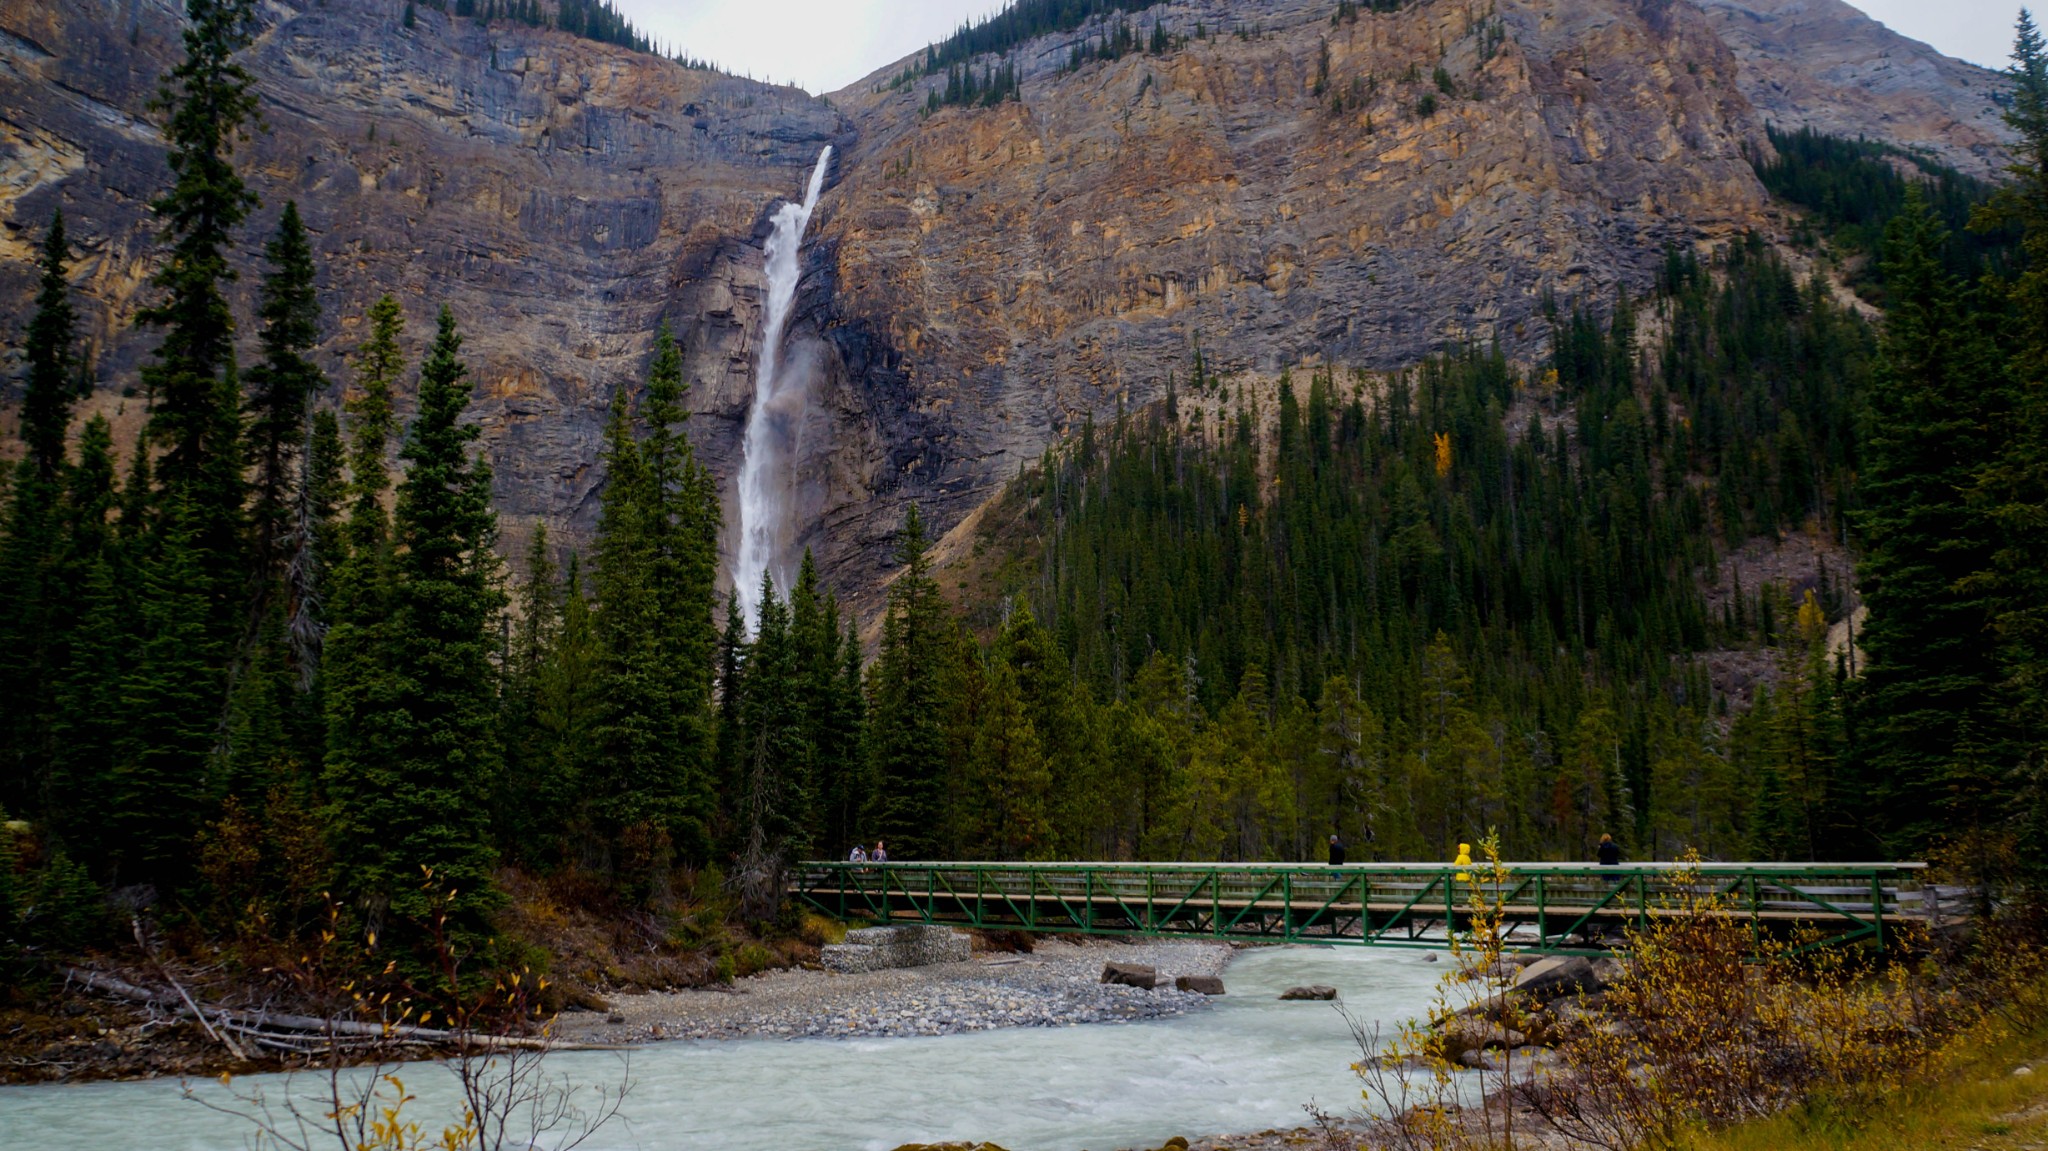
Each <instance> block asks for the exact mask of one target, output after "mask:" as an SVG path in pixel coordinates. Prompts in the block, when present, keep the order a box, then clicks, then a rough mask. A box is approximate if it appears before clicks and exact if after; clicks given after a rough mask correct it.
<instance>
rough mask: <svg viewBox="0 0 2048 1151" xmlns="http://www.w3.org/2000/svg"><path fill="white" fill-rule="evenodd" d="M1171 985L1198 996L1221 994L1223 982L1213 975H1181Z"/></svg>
mask: <svg viewBox="0 0 2048 1151" xmlns="http://www.w3.org/2000/svg"><path fill="white" fill-rule="evenodd" d="M1173 985H1174V986H1175V987H1177V988H1179V989H1180V990H1182V991H1192V992H1195V993H1196V994H1198V995H1221V994H1223V980H1221V979H1219V978H1217V977H1216V976H1214V975H1182V976H1178V977H1176V978H1175V979H1174V981H1173Z"/></svg>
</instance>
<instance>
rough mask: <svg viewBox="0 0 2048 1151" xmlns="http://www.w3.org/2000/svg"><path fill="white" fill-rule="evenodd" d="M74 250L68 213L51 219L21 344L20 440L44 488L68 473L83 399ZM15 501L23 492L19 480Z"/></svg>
mask: <svg viewBox="0 0 2048 1151" xmlns="http://www.w3.org/2000/svg"><path fill="white" fill-rule="evenodd" d="M70 263H71V246H70V243H69V241H67V240H66V239H65V236H64V212H63V211H62V210H61V209H59V210H58V211H55V212H52V213H50V230H49V231H48V232H47V233H45V234H44V236H43V249H42V254H41V257H40V258H39V259H38V260H37V261H36V268H37V271H38V272H39V273H40V275H39V277H38V279H37V281H36V303H35V312H34V314H32V315H31V316H30V317H29V322H28V332H27V334H26V336H25V338H24V339H23V340H22V358H23V359H24V360H26V361H27V362H28V377H27V379H26V380H25V381H24V383H25V385H26V386H25V387H24V389H23V391H22V396H21V425H20V426H21V440H22V443H23V445H25V446H26V447H27V449H28V452H27V455H26V456H25V457H24V459H23V463H24V464H26V465H27V471H28V473H31V474H33V475H34V477H35V478H36V479H37V480H38V481H40V482H41V483H43V484H47V485H54V484H56V483H57V482H58V480H59V479H60V478H61V476H62V473H63V471H64V438H65V435H66V434H67V433H68V432H69V431H70V428H71V408H72V406H73V405H74V404H76V403H77V401H78V400H79V399H80V398H81V397H82V395H83V389H82V388H81V387H80V386H79V385H80V381H79V377H78V373H77V371H76V369H77V367H78V366H79V363H78V355H79V349H78V317H77V313H76V311H75V310H74V309H73V308H72V306H71V281H70V277H69V275H68V272H67V267H68V265H69V264H70ZM16 483H17V487H16V489H15V491H16V497H17V498H19V496H20V492H21V491H22V490H23V488H22V487H21V486H19V485H20V483H21V481H20V480H17V481H16Z"/></svg>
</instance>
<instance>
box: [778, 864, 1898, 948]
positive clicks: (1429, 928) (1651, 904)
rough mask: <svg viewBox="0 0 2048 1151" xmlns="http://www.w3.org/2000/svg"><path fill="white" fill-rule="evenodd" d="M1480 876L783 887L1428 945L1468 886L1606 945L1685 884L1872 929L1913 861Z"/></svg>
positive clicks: (1521, 921) (1564, 938) (1126, 873)
mask: <svg viewBox="0 0 2048 1151" xmlns="http://www.w3.org/2000/svg"><path fill="white" fill-rule="evenodd" d="M1504 871H1505V873H1506V875H1507V877H1508V878H1507V880H1506V882H1505V883H1501V884H1494V883H1492V882H1491V881H1490V880H1489V879H1488V878H1487V876H1486V874H1485V873H1484V872H1482V871H1481V870H1480V869H1479V868H1477V867H1476V866H1474V867H1462V868H1461V867H1458V866H1456V865H1447V864H1407V863H1371V864H1357V865H1351V866H1345V867H1325V866H1318V865H1313V864H1267V863H1248V864H1236V863H1222V864H1184V863H1183V864H1174V863H1008V862H949V861H942V862H910V863H885V864H872V863H845V862H816V863H805V864H802V865H800V866H799V867H798V868H797V871H796V874H795V875H794V876H793V880H792V893H793V894H794V895H796V896H797V897H798V898H799V899H802V900H804V901H805V902H808V903H810V904H811V905H813V906H815V907H817V908H818V909H820V910H823V911H825V912H827V913H829V914H834V915H838V916H841V917H843V918H844V917H859V918H874V919H916V920H921V921H924V922H931V923H957V924H960V925H963V926H973V927H989V928H1006V929H1023V930H1027V931H1057V932H1079V933H1084V934H1120V935H1121V934H1148V935H1165V934H1199V935H1207V936H1212V937H1216V938H1258V939H1277V940H1289V941H1317V942H1337V943H1368V944H1382V945H1389V944H1391V945H1413V946H1432V945H1433V946H1441V945H1442V944H1443V942H1444V941H1445V938H1446V937H1447V934H1446V933H1448V932H1450V931H1453V930H1456V929H1457V927H1458V926H1459V925H1460V924H1461V923H1462V922H1464V921H1467V920H1469V918H1470V916H1471V907H1472V902H1473V896H1474V894H1475V892H1476V893H1477V894H1478V895H1479V896H1480V897H1481V899H1482V900H1483V901H1485V902H1487V903H1489V904H1498V905H1499V906H1500V907H1501V908H1502V911H1503V913H1504V915H1505V917H1506V918H1507V920H1508V921H1509V924H1510V927H1511V928H1512V930H1513V931H1515V932H1516V933H1518V936H1519V937H1520V938H1519V940H1518V941H1519V942H1523V943H1528V944H1532V945H1533V946H1535V947H1536V948H1538V949H1544V950H1567V949H1584V948H1593V949H1598V948H1599V947H1602V946H1605V944H1604V943H1603V942H1602V939H1603V937H1604V936H1606V935H1610V934H1612V933H1613V932H1615V931H1617V930H1619V929H1620V928H1621V927H1623V926H1626V925H1628V924H1631V923H1634V924H1638V925H1640V924H1643V923H1647V922H1649V921H1650V920H1651V919H1652V918H1655V917H1658V916H1660V915H1668V914H1672V913H1673V911H1672V909H1673V908H1674V906H1675V905H1676V904H1677V903H1678V902H1679V901H1680V900H1681V898H1682V897H1684V896H1687V895H1692V896H1708V897H1713V899H1714V900H1715V903H1716V906H1717V912H1716V913H1717V914H1725V915H1736V916H1742V917H1745V918H1748V919H1749V920H1751V921H1752V922H1753V923H1755V924H1756V925H1757V930H1758V931H1759V932H1762V931H1763V930H1765V929H1767V928H1771V929H1781V928H1791V927H1795V926H1799V927H1812V928H1817V929H1819V930H1820V931H1821V932H1822V933H1823V934H1825V935H1826V936H1827V937H1828V938H1829V939H1831V940H1832V941H1837V942H1839V941H1845V940H1853V939H1882V938H1883V937H1884V935H1885V931H1886V925H1887V922H1888V921H1892V920H1901V919H1905V918H1909V917H1911V916H1912V915H1914V914H1915V912H1916V910H1917V909H1919V908H1920V907H1921V906H1922V904H1921V901H1920V899H1919V896H1920V894H1921V887H1922V884H1921V875H1922V871H1923V865H1921V864H1917V863H1839V864H1836V863H1829V864H1721V863H1708V864H1700V865H1697V866H1686V865H1678V864H1668V863H1664V864H1624V865H1621V866H1618V867H1616V866H1609V867H1601V866H1595V865H1586V864H1576V863H1572V864H1560V863H1511V864H1507V865H1504Z"/></svg>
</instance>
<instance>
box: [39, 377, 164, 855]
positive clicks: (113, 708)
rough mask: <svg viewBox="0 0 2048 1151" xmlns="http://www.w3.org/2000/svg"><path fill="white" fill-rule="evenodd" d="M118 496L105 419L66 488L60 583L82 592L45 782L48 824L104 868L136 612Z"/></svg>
mask: <svg viewBox="0 0 2048 1151" xmlns="http://www.w3.org/2000/svg"><path fill="white" fill-rule="evenodd" d="M143 482H144V483H147V481H146V480H145V481H143ZM115 495H116V493H115V489H114V459H113V430H112V428H111V427H110V426H109V425H108V423H107V420H106V417H104V416H94V417H93V418H92V419H90V420H88V421H86V425H85V427H84V429H83V430H82V431H81V433H80V434H79V437H78V462H77V464H76V465H74V466H73V467H72V468H71V471H70V474H69V475H68V476H67V477H66V482H65V497H64V505H65V506H64V523H63V527H62V530H63V533H64V540H63V580H64V584H65V586H66V587H70V588H75V589H77V591H76V598H75V599H74V600H72V603H71V609H70V610H71V611H72V613H73V614H74V617H75V619H76V623H75V624H74V625H73V626H72V627H71V628H70V634H69V636H68V637H67V639H68V642H67V644H66V648H67V650H66V652H65V658H64V661H63V667H62V669H61V670H60V671H58V672H57V673H56V675H55V676H54V677H53V683H52V684H51V695H52V705H51V709H50V760H49V774H48V777H47V778H46V779H45V780H44V781H43V784H44V796H45V798H46V802H45V804H44V810H45V811H47V812H48V814H49V817H50V820H51V823H52V824H53V825H54V826H55V827H56V828H57V831H58V834H59V836H60V838H62V840H63V841H64V842H66V843H67V844H68V845H70V848H71V851H72V854H73V856H74V857H76V858H80V859H84V860H87V861H99V860H103V859H105V858H106V850H105V842H106V840H105V832H106V826H105V824H104V822H103V820H104V819H105V816H106V814H107V812H108V811H109V809H110V806H111V802H112V798H113V797H112V792H111V784H112V778H113V768H114V754H115V746H116V744H117V742H118V741H119V740H120V738H121V733H122V731H123V729H124V727H125V724H124V722H123V714H124V710H123V696H122V691H121V676H122V673H123V671H124V669H125V668H126V667H127V665H128V661H129V660H130V659H131V658H132V657H133V654H134V645H133V643H132V642H131V637H130V634H129V628H128V623H129V615H130V611H129V608H130V604H129V600H128V599H127V597H126V596H124V595H123V594H122V590H123V588H124V587H126V586H127V585H128V583H129V582H130V581H129V580H127V579H126V578H124V577H125V574H126V573H125V571H124V569H123V567H122V565H121V564H120V557H119V554H118V551H117V542H116V539H115V537H114V533H113V525H112V524H111V523H110V522H109V516H110V514H111V513H112V511H113V508H114V504H115Z"/></svg>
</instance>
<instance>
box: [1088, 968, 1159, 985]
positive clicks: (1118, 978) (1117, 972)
mask: <svg viewBox="0 0 2048 1151" xmlns="http://www.w3.org/2000/svg"><path fill="white" fill-rule="evenodd" d="M1102 982H1104V983H1112V984H1119V985H1122V986H1124V987H1142V988H1144V989H1145V990H1147V991H1150V990H1152V989H1153V988H1155V987H1157V986H1159V984H1160V982H1161V980H1160V978H1159V969H1158V968H1156V967H1147V966H1146V965H1144V964H1142V963H1105V964H1103V965H1102Z"/></svg>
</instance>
